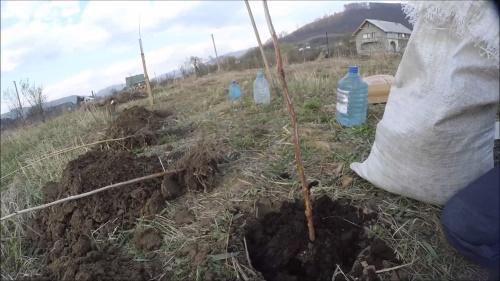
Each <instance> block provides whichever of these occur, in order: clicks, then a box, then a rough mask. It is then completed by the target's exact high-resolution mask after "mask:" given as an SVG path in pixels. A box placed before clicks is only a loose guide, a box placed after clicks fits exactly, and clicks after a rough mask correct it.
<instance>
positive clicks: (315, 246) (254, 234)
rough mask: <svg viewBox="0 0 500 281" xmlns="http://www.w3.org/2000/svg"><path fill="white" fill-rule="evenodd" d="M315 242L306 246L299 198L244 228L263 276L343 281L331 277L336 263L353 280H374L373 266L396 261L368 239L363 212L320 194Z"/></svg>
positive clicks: (367, 218) (368, 217)
mask: <svg viewBox="0 0 500 281" xmlns="http://www.w3.org/2000/svg"><path fill="white" fill-rule="evenodd" d="M313 210H314V225H315V228H316V241H314V243H312V244H310V243H309V239H308V234H307V226H306V221H305V216H304V204H303V202H302V201H295V202H294V203H289V202H285V203H284V204H283V205H282V206H281V208H280V211H279V212H272V213H269V214H267V215H265V216H264V217H263V218H262V219H260V220H258V221H256V222H255V223H252V224H250V225H249V226H248V227H247V229H246V235H245V236H246V239H247V242H248V251H249V255H250V259H251V261H252V264H253V266H254V267H255V268H256V269H257V270H259V271H260V272H261V273H262V274H263V276H264V277H265V279H266V280H268V281H275V280H287V281H288V280H297V281H299V280H328V281H330V280H332V279H334V280H345V279H344V277H343V275H342V274H338V275H336V277H335V278H332V276H333V275H334V272H335V270H336V267H337V265H338V266H339V267H340V269H341V270H342V271H343V272H344V273H346V274H348V275H351V276H352V277H354V278H359V279H355V280H376V273H375V271H376V270H379V269H382V268H384V264H393V263H396V262H397V260H396V258H395V255H394V252H393V251H392V250H391V249H390V248H389V247H387V246H386V245H385V244H384V243H383V242H382V241H381V240H379V239H372V238H369V237H368V236H367V235H366V233H365V230H364V226H366V225H367V224H369V221H370V220H371V219H373V218H374V217H375V216H376V215H375V214H369V215H367V214H364V213H363V212H362V211H360V210H359V209H357V208H355V207H353V206H351V205H349V204H348V203H347V202H346V201H331V199H330V198H328V197H327V196H323V197H321V198H319V199H318V200H316V201H315V202H314V209H313Z"/></svg>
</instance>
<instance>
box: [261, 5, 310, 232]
mask: <svg viewBox="0 0 500 281" xmlns="http://www.w3.org/2000/svg"><path fill="white" fill-rule="evenodd" d="M263 3H264V12H265V15H266V21H267V26H268V27H269V32H270V33H271V37H272V39H273V44H274V51H275V54H276V71H277V73H278V78H279V80H280V82H281V86H282V88H283V95H284V98H285V101H286V105H287V107H288V113H289V114H290V121H291V123H292V127H293V135H292V139H293V144H294V147H295V164H296V165H297V172H298V174H299V177H300V182H301V184H302V192H303V193H304V204H305V215H306V220H307V228H308V231H309V240H310V241H311V242H314V240H315V239H316V234H315V231H314V224H313V213H312V205H311V198H310V196H309V195H310V194H309V188H308V186H307V181H306V176H305V173H304V166H303V164H302V155H301V151H300V138H299V128H298V125H297V116H296V114H295V110H294V108H293V103H292V99H291V98H290V94H289V93H288V85H287V83H286V79H285V71H284V70H283V61H282V59H281V51H280V48H279V42H278V36H276V32H275V31H274V27H273V22H272V21H271V15H270V14H269V8H268V7H267V1H266V0H263Z"/></svg>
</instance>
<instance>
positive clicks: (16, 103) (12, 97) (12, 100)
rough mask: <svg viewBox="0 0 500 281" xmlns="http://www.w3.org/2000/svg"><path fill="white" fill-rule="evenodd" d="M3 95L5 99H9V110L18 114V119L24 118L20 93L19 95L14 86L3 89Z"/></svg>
mask: <svg viewBox="0 0 500 281" xmlns="http://www.w3.org/2000/svg"><path fill="white" fill-rule="evenodd" d="M2 97H3V98H4V100H5V101H7V104H8V106H9V110H10V111H11V112H13V113H15V114H16V119H18V120H22V119H23V117H24V116H23V106H22V104H21V100H20V98H19V95H17V94H16V92H14V91H13V90H12V88H7V89H5V90H4V91H3V96H2Z"/></svg>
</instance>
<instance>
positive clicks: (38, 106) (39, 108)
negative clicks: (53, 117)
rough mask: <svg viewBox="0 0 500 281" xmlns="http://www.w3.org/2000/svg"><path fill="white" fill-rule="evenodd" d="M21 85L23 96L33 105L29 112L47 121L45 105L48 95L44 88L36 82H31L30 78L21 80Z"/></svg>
mask: <svg viewBox="0 0 500 281" xmlns="http://www.w3.org/2000/svg"><path fill="white" fill-rule="evenodd" d="M19 86H20V90H21V94H22V96H23V97H24V99H25V100H26V101H27V102H28V103H29V105H30V106H31V109H30V112H29V114H30V115H31V116H33V117H38V118H41V119H42V121H43V122H45V110H44V108H43V105H44V104H45V102H46V101H47V96H46V95H45V94H44V93H43V88H42V87H41V86H37V85H35V83H30V81H29V80H28V79H26V80H21V81H19Z"/></svg>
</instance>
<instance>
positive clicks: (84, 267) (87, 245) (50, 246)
mask: <svg viewBox="0 0 500 281" xmlns="http://www.w3.org/2000/svg"><path fill="white" fill-rule="evenodd" d="M161 169H162V167H161V165H160V163H159V161H158V159H157V158H156V157H150V158H147V157H136V156H134V155H133V154H132V153H130V152H125V151H111V150H108V151H97V150H94V151H89V152H87V153H86V154H84V155H82V156H80V157H79V158H77V159H75V160H73V161H71V162H69V163H68V165H67V167H66V169H65V170H64V172H63V175H62V178H61V181H60V182H59V183H49V184H47V185H46V186H45V187H44V188H43V192H44V203H47V202H51V201H54V200H57V199H61V198H64V197H68V196H70V195H75V194H80V193H83V192H87V191H91V190H94V189H96V188H99V187H103V186H106V185H109V184H111V183H117V182H122V181H125V180H129V179H133V178H137V177H141V176H145V175H149V174H152V173H155V172H158V171H161ZM161 182H162V180H161V178H158V179H151V180H147V181H143V182H139V183H135V184H131V185H128V186H123V187H117V188H116V189H114V190H113V189H112V190H109V191H104V192H102V193H99V194H98V195H94V196H89V197H85V198H82V199H79V200H75V201H70V202H66V203H62V204H60V205H58V206H56V207H52V208H47V209H43V210H41V211H40V212H39V213H38V214H37V217H35V219H34V220H33V222H32V224H31V229H32V231H30V232H29V239H30V240H31V243H30V244H31V246H32V247H33V248H35V249H37V250H38V251H39V252H41V253H49V254H48V256H47V260H46V264H47V267H46V272H45V275H47V276H49V277H50V278H51V279H53V280H149V278H151V276H150V275H149V274H147V270H146V268H148V267H149V268H153V269H154V265H152V264H150V263H134V262H133V261H132V258H131V257H128V256H126V255H125V254H122V253H120V251H119V250H117V249H112V248H104V249H102V245H100V246H99V247H98V246H97V245H95V243H94V242H91V241H92V239H90V238H89V237H88V236H87V235H90V234H91V233H94V234H95V236H97V238H99V237H101V236H102V237H104V239H106V238H107V236H108V234H109V233H112V232H113V231H114V230H115V228H117V227H118V228H121V229H131V228H133V227H134V226H135V220H136V219H137V218H139V217H142V216H145V217H150V216H152V215H154V214H156V213H158V212H160V211H161V210H162V209H163V207H164V203H165V197H164V196H163V195H162V193H161V188H160V186H161ZM117 189H118V190H117ZM97 229H99V230H98V231H95V232H93V231H94V230H97ZM148 239H149V238H148ZM159 241H160V243H161V239H160V240H159ZM146 244H147V243H146ZM104 246H106V244H105V245H104ZM155 247H156V245H155ZM146 248H154V247H153V246H151V244H147V245H146ZM101 269H102V270H101ZM153 271H154V270H153ZM112 273H113V274H112Z"/></svg>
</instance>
